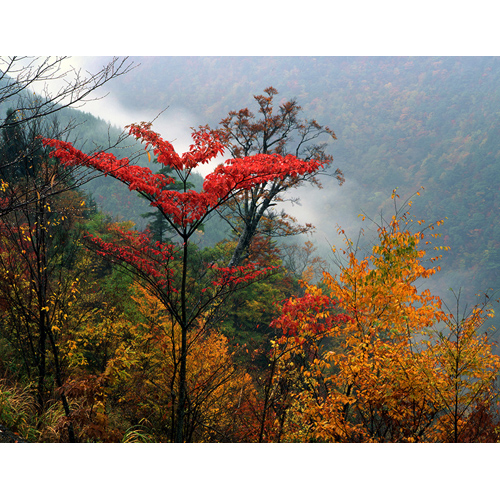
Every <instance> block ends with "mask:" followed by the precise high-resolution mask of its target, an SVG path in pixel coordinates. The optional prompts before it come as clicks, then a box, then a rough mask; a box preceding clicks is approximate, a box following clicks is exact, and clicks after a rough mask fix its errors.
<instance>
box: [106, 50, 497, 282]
mask: <svg viewBox="0 0 500 500" xmlns="http://www.w3.org/2000/svg"><path fill="white" fill-rule="evenodd" d="M138 60H139V62H141V66H140V67H139V68H138V69H137V70H136V71H135V72H134V73H130V74H129V75H126V76H125V77H124V78H123V79H119V80H117V81H116V82H113V85H114V88H113V91H114V92H115V93H117V95H119V96H120V100H121V101H122V102H127V103H130V107H131V108H133V109H135V110H137V109H141V108H144V109H152V108H154V107H156V108H157V109H158V110H160V109H164V108H166V107H168V106H170V108H169V109H168V110H167V111H166V113H167V114H168V112H169V110H170V109H176V110H178V109H183V110H186V111H187V112H189V113H191V114H192V115H194V116H197V117H199V123H193V126H196V125H198V124H201V123H209V124H211V125H216V124H217V123H218V121H219V120H220V119H221V118H223V117H224V116H225V115H226V114H227V112H228V111H229V110H231V109H239V108H241V107H247V106H248V107H251V106H252V101H253V99H252V95H255V94H258V93H262V91H263V89H264V88H265V87H267V86H269V85H272V86H274V87H276V88H277V89H278V90H279V92H280V97H282V98H284V99H285V98H286V99H289V98H293V97H296V98H297V99H298V101H299V103H300V104H301V105H302V107H303V110H304V113H305V115H306V116H307V117H310V118H316V119H317V120H318V121H319V122H320V123H322V124H325V125H329V126H330V127H332V128H333V129H334V130H335V132H336V134H337V136H338V140H337V141H336V142H335V144H334V145H333V147H332V149H331V151H332V153H333V155H334V156H335V165H336V166H337V167H339V168H341V169H342V170H343V171H344V173H345V176H346V179H347V181H346V184H345V185H344V186H343V187H342V188H338V187H337V186H336V185H335V184H334V183H333V184H329V183H328V182H326V183H325V189H324V190H323V191H322V192H321V193H320V194H318V193H315V194H314V197H312V196H311V197H308V196H307V194H306V195H305V197H304V196H302V201H303V204H302V207H301V208H296V209H295V211H296V213H297V214H299V215H303V216H304V218H306V219H307V218H309V219H313V222H315V224H316V225H317V227H318V228H319V233H318V236H317V237H318V239H320V238H321V237H322V235H323V234H324V235H325V237H327V235H330V236H329V237H330V238H332V239H333V237H334V236H332V235H334V232H335V229H334V226H335V223H337V222H340V223H342V224H343V225H348V226H349V225H351V224H352V225H353V231H354V230H355V229H354V227H357V224H356V222H355V217H356V215H357V214H358V213H360V212H362V211H364V212H366V213H367V214H369V215H374V216H375V215H376V214H377V213H379V211H380V210H384V213H385V214H386V215H390V210H391V209H392V208H391V205H390V203H388V200H389V197H390V193H391V192H392V189H394V188H396V187H398V188H399V192H400V193H401V194H402V196H407V195H410V194H411V193H413V192H414V191H416V190H417V189H419V188H420V186H424V187H425V192H424V195H423V196H422V197H421V199H419V200H418V201H417V202H416V204H415V211H416V212H417V215H418V216H419V217H421V218H425V219H426V220H429V221H430V220H435V219H441V218H444V217H448V220H447V222H446V225H445V226H444V229H443V234H444V240H445V244H446V245H449V246H451V250H450V252H448V254H447V255H446V256H445V262H444V263H443V267H445V268H446V267H448V268H450V269H453V270H454V271H460V272H461V273H463V274H461V275H460V276H457V279H456V280H453V281H454V282H453V286H460V285H464V286H466V285H467V286H468V285H472V286H471V289H472V287H474V286H476V287H479V288H487V287H489V286H492V287H495V288H500V272H499V271H500V262H499V260H500V255H499V252H500V250H499V245H500V230H499V229H498V218H499V198H498V191H499V187H500V164H499V158H498V156H499V154H500V143H499V139H498V132H499V125H498V119H499V113H500V90H499V89H498V85H497V82H498V81H499V80H500V60H499V59H498V58H491V57H484V58H483V57H472V58H471V57H463V58H455V57H453V58H442V57H419V58H414V57H412V58H401V57H397V58H392V57H376V58H375V57H371V58H370V57H367V58H363V57H355V58H351V57H332V58H329V57H317V58H316V57H295V58H290V57H242V58H238V57H222V58H210V57H199V58H197V57H148V58H139V59H138Z"/></svg>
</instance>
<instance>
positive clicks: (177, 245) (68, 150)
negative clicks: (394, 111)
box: [44, 123, 324, 442]
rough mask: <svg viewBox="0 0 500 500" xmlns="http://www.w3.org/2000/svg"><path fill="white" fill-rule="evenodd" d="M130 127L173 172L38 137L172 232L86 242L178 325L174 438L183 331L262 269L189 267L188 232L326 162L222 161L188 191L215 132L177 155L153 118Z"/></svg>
mask: <svg viewBox="0 0 500 500" xmlns="http://www.w3.org/2000/svg"><path fill="white" fill-rule="evenodd" d="M129 133H130V134H131V135H133V136H135V137H136V138H137V139H138V140H140V141H141V142H143V143H145V149H146V150H147V152H148V154H149V155H151V152H152V153H153V154H154V155H155V156H156V159H157V161H158V162H159V163H161V164H162V165H164V166H167V167H170V169H172V172H173V173H175V175H176V177H177V185H176V189H168V186H169V185H170V184H173V183H175V182H176V181H175V179H174V177H170V176H168V175H163V174H161V173H157V174H154V173H153V172H152V171H151V170H150V169H149V168H144V167H140V166H136V165H132V164H130V162H129V160H128V159H127V158H124V159H117V158H116V157H115V156H113V155H111V154H108V153H104V152H101V153H94V154H92V155H86V154H84V153H82V152H81V151H79V150H77V149H75V148H74V147H73V146H72V145H71V144H70V143H67V142H63V141H58V140H51V139H44V144H45V145H46V146H50V147H52V148H53V149H54V151H53V153H52V154H53V156H55V157H57V158H58V160H59V161H60V162H61V163H62V164H63V165H66V166H70V167H74V166H77V165H81V166H85V167H88V168H91V169H95V170H98V171H100V172H103V173H105V174H106V175H110V176H112V177H114V178H116V179H118V180H120V181H121V182H123V183H125V184H126V185H128V187H129V189H130V190H133V191H136V192H138V193H140V194H141V195H142V196H143V197H144V198H146V199H147V200H148V201H149V202H150V204H151V206H152V207H155V208H157V209H158V210H159V211H160V212H161V214H162V216H163V217H164V219H165V220H166V222H167V223H168V224H169V226H170V227H171V228H172V229H173V231H174V234H175V238H174V240H173V242H172V243H160V242H156V243H153V242H152V241H151V239H150V238H149V236H148V235H147V234H146V233H138V232H136V231H123V230H121V229H120V228H119V227H114V228H113V231H112V232H113V235H114V236H115V238H114V239H112V240H106V241H104V240H103V239H102V238H98V237H90V238H89V241H90V242H91V244H92V245H93V246H94V247H95V248H96V249H97V250H98V251H99V252H100V253H101V254H102V255H104V256H105V257H107V258H109V259H111V260H113V261H115V262H117V263H119V264H121V265H123V266H125V267H126V268H127V269H128V270H129V271H131V272H132V273H133V274H134V275H135V276H136V278H137V279H138V280H140V281H141V283H142V284H143V285H144V286H145V287H146V288H147V289H148V290H149V291H150V292H151V293H153V294H154V295H155V296H156V297H157V298H158V299H159V300H160V301H161V302H162V304H163V305H164V307H165V309H166V311H167V312H168V314H169V315H170V319H171V321H172V324H173V325H176V327H178V328H179V330H180V340H179V341H180V351H179V369H178V374H177V378H176V381H175V382H176V383H175V387H174V388H173V390H174V391H175V393H176V398H175V401H176V411H175V415H176V418H175V422H174V423H173V426H174V429H175V432H174V438H173V440H174V441H177V442H183V441H185V440H186V439H187V436H188V433H187V430H186V422H187V420H186V416H187V409H188V404H189V402H188V399H187V397H188V392H187V361H188V354H189V352H188V351H189V344H188V338H189V332H190V330H192V329H193V328H199V327H200V326H199V321H200V318H203V319H204V323H203V324H205V325H208V324H209V323H210V319H211V318H213V316H214V314H215V313H216V311H217V308H218V307H219V306H220V304H221V303H222V301H223V300H224V298H225V297H227V296H228V294H230V293H232V292H233V291H234V290H236V289H238V288H241V287H242V286H246V284H248V283H249V282H251V281H253V280H256V279H259V278H260V277H262V276H264V275H265V273H266V272H267V270H266V269H260V268H258V267H257V266H256V265H255V264H253V263H248V264H246V265H243V266H241V265H240V266H236V265H231V264H230V265H229V266H227V267H221V266H218V265H217V264H214V263H212V262H202V263H201V264H200V263H198V265H197V266H194V267H193V265H192V264H193V255H194V253H195V251H196V249H195V246H194V244H193V243H192V237H193V236H194V235H195V234H196V232H197V231H198V230H199V229H200V227H201V225H202V224H203V222H204V221H205V220H206V219H207V218H208V217H209V216H210V215H211V214H213V213H214V212H215V211H216V210H218V209H220V208H221V207H222V206H224V205H225V204H227V203H229V202H230V201H232V200H234V199H236V198H237V197H239V196H240V195H242V194H243V193H245V192H247V191H249V190H251V189H253V188H255V187H256V186H265V185H267V184H268V183H273V182H274V181H275V180H277V179H280V180H285V179H288V178H290V179H293V178H296V177H300V176H304V175H310V174H313V173H314V172H317V171H319V170H320V169H322V168H323V167H324V163H323V162H322V161H321V160H317V159H310V160H307V161H306V160H300V159H298V158H297V157H295V156H293V155H284V156H283V155H280V154H277V153H276V154H256V155H254V156H249V157H243V158H235V159H231V160H227V161H226V162H225V163H224V164H221V165H219V166H217V167H216V168H215V170H214V171H213V172H212V173H210V174H209V175H207V176H206V177H205V180H204V182H203V188H202V190H201V191H200V192H196V191H193V190H192V189H190V188H189V187H190V185H191V184H190V182H189V179H190V175H191V172H192V171H193V170H194V169H195V168H196V167H197V166H198V165H200V164H204V163H207V162H209V161H210V160H213V159H215V158H216V157H217V156H218V155H219V154H220V153H221V152H222V151H223V149H224V145H223V140H222V138H221V137H220V134H219V133H218V132H217V131H212V130H209V129H207V128H206V127H201V128H200V129H199V130H196V131H194V132H193V134H192V137H193V141H194V143H193V145H192V146H191V147H190V149H189V151H187V152H185V153H183V154H182V155H181V154H178V153H177V152H176V151H175V150H174V147H173V146H172V144H171V143H170V142H168V141H165V140H164V139H162V138H161V137H160V135H159V134H157V133H155V132H154V131H153V130H152V129H151V124H147V123H141V124H139V125H131V126H130V127H129Z"/></svg>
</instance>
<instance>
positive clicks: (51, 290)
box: [0, 57, 500, 443]
mask: <svg viewBox="0 0 500 500" xmlns="http://www.w3.org/2000/svg"><path fill="white" fill-rule="evenodd" d="M2 62H3V63H5V60H3V61H2ZM20 62H21V64H24V65H25V66H24V67H25V72H24V73H22V72H21V73H18V76H17V80H16V77H15V76H14V77H13V78H12V79H11V78H10V77H9V76H8V75H7V74H2V75H1V78H0V86H1V87H0V116H1V118H0V132H1V138H0V181H1V185H0V191H1V193H0V424H1V425H3V426H5V427H6V428H8V429H9V430H10V431H12V432H14V433H16V434H15V435H18V436H19V438H20V439H22V440H23V441H28V442H33V443H43V442H45V443H46V442H57V443H58V442H73V443H173V442H176V443H187V442H190V443H192V442H197V443H423V442H426V443H449V442H468V443H486V442H497V441H498V440H499V431H500V420H499V414H498V411H499V406H498V405H499V392H498V389H499V387H498V373H499V369H500V356H499V353H498V350H497V347H496V330H495V325H496V324H497V323H496V320H495V308H496V306H497V298H498V289H499V287H500V272H499V270H500V233H499V231H500V230H499V229H498V221H499V215H500V214H499V208H500V205H499V196H498V194H499V187H500V165H499V161H500V159H499V158H500V142H499V141H498V137H497V128H498V124H497V122H498V117H499V113H500V91H499V90H498V89H497V85H496V82H497V81H498V78H499V77H500V60H498V58H483V57H478V58H454V57H450V58H438V57H435V58H427V57H426V58H385V57H384V58H373V57H372V58H361V57H359V58H341V57H333V58H329V57H324V58H320V57H319V58H312V57H310V58H300V57H296V58H288V57H282V58H274V57H269V58H231V57H227V58H210V57H198V58H196V57H189V58H184V57H182V58H170V57H165V58H141V61H140V62H141V66H139V67H131V66H127V64H128V62H127V61H126V60H125V61H122V60H120V59H115V60H113V62H112V64H111V65H110V66H109V67H107V71H106V72H103V73H102V78H103V79H102V80H99V79H91V80H89V81H80V82H78V85H79V87H78V88H76V89H75V88H74V89H72V93H70V95H71V96H72V97H71V98H72V99H73V100H74V102H73V104H76V103H78V102H79V100H80V99H81V98H83V97H80V96H85V95H87V94H86V92H87V91H93V90H95V88H97V87H98V86H100V85H106V86H109V88H112V89H113V93H114V95H115V96H118V98H119V99H120V100H121V101H122V102H128V103H130V108H134V107H135V108H136V109H139V110H141V109H144V110H151V109H155V111H156V113H158V112H159V111H161V110H162V109H165V108H167V109H166V111H164V114H165V115H168V113H169V108H168V106H172V107H175V108H180V109H185V110H186V112H188V113H190V114H191V115H192V116H196V117H197V118H199V120H200V121H199V123H192V127H193V130H192V131H191V138H190V140H191V145H190V146H189V147H186V148H185V150H182V149H180V148H179V147H178V144H177V143H176V142H175V140H173V138H168V137H164V136H163V134H160V133H159V132H158V129H157V126H158V124H159V123H160V122H153V123H150V122H148V119H149V118H148V117H147V116H145V118H144V121H143V122H139V123H133V124H126V125H127V126H125V124H124V128H123V129H120V128H117V127H115V126H114V125H111V124H109V123H106V121H105V120H102V119H98V118H96V117H94V116H92V115H90V114H88V113H83V112H81V111H78V110H76V109H73V108H72V107H71V106H70V105H63V104H62V101H61V102H58V101H57V99H53V98H52V100H51V99H50V98H49V96H48V95H45V96H37V95H34V96H33V94H32V93H31V94H28V93H26V92H25V86H26V85H25V84H27V83H29V82H30V78H31V79H37V78H41V76H40V75H43V74H44V73H43V72H40V71H36V70H37V69H44V64H45V65H48V63H47V62H46V61H45V62H44V61H43V60H42V61H40V60H36V61H34V62H33V63H31V64H33V65H32V66H26V65H27V64H28V63H27V62H24V61H23V60H21V61H20ZM45 68H46V69H47V70H48V69H49V66H46V67H45ZM49 75H50V77H52V78H55V77H56V76H55V75H52V74H51V73H49ZM98 75H99V73H98ZM152 75H154V77H152ZM96 82H97V83H96ZM76 90H80V92H81V94H78V92H76ZM65 102H66V101H65ZM152 103H154V104H152ZM52 105H54V108H52V107H51V106H52ZM145 114H147V113H145ZM206 165H212V166H213V167H212V168H211V170H210V172H209V173H207V174H204V175H201V174H200V173H199V170H200V167H203V166H206ZM298 198H300V200H299V199H298Z"/></svg>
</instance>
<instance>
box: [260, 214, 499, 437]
mask: <svg viewBox="0 0 500 500" xmlns="http://www.w3.org/2000/svg"><path fill="white" fill-rule="evenodd" d="M414 226H416V227H418V230H417V231H415V229H414ZM432 230H433V227H432V226H430V227H427V228H426V231H431V232H432ZM435 236H436V235H435ZM378 240H379V242H378V244H376V245H374V246H373V249H372V253H371V254H370V255H367V256H364V257H362V258H360V257H358V256H357V251H356V248H355V247H354V246H353V244H352V242H351V241H349V240H346V246H347V250H343V254H345V258H346V260H345V262H344V263H343V264H341V266H340V271H339V273H338V274H337V275H334V276H332V275H331V274H329V273H324V279H323V284H324V290H323V289H321V288H318V287H317V286H314V285H309V284H305V285H304V286H305V288H306V293H305V296H304V297H303V298H297V299H293V298H292V299H290V300H289V301H287V302H286V303H285V304H284V306H283V310H282V315H281V316H280V317H279V318H278V319H276V320H275V321H274V325H275V326H276V327H277V328H279V329H280V330H281V332H282V336H281V337H280V338H279V339H278V340H277V342H276V343H275V345H274V348H273V352H272V356H273V359H274V360H275V364H276V370H275V373H274V376H273V380H272V381H271V383H272V384H273V385H274V386H276V387H280V386H281V387H283V386H284V385H286V384H288V386H289V387H290V388H291V389H289V392H291V393H292V395H293V397H290V394H289V395H288V399H287V400H286V401H285V403H286V405H287V411H286V420H284V423H283V422H282V423H278V421H279V418H278V415H276V421H275V423H274V429H271V431H270V434H271V436H272V435H273V432H274V433H276V427H277V426H279V427H280V429H279V432H280V435H281V438H280V439H281V440H287V441H320V442H322V441H326V442H459V441H477V440H487V441H488V440H492V439H494V427H495V425H496V424H494V423H493V422H496V419H497V415H496V396H497V390H496V386H495V382H496V378H497V374H498V369H499V368H500V357H499V356H498V355H496V354H494V353H493V350H492V348H493V346H492V343H491V340H490V339H489V338H488V335H487V334H486V333H481V332H480V327H481V326H482V324H483V323H484V321H485V319H486V318H487V316H488V315H491V314H492V312H491V311H490V310H487V309H485V308H475V309H474V310H473V311H472V313H471V315H470V316H469V317H467V318H463V319H459V318H457V317H456V316H454V315H453V314H451V313H448V312H445V311H444V310H443V305H442V302H441V300H440V299H439V297H435V296H432V295H431V293H430V292H429V290H428V289H424V290H420V289H419V285H420V282H421V281H422V280H425V279H427V278H429V277H430V276H432V275H433V274H434V273H435V272H437V270H438V267H437V266H434V267H425V266H424V257H425V255H426V251H425V250H424V249H422V248H421V247H422V246H425V243H424V230H423V222H422V221H419V222H413V220H412V219H411V217H410V214H409V213H405V214H403V215H401V216H399V217H393V219H392V220H391V221H390V223H389V224H388V226H387V227H379V228H378ZM437 249H439V247H437ZM334 251H335V252H336V250H334ZM436 259H437V257H435V258H432V259H431V263H432V264H433V263H434V261H435V260H436ZM479 367H481V368H479ZM479 422H481V423H479ZM480 436H481V437H480Z"/></svg>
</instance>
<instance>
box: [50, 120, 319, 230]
mask: <svg viewBox="0 0 500 500" xmlns="http://www.w3.org/2000/svg"><path fill="white" fill-rule="evenodd" d="M129 133H130V134H131V135H134V136H135V137H136V138H138V139H140V140H141V142H145V143H146V146H145V148H146V149H147V148H148V147H152V148H153V152H154V154H155V155H156V156H157V160H158V161H159V162H160V163H162V164H163V165H166V166H169V167H172V168H173V169H174V170H175V171H177V172H178V173H182V172H183V171H186V170H189V171H190V170H191V169H193V168H194V167H196V166H197V165H198V164H203V163H207V162H209V161H210V160H212V159H214V158H215V157H216V156H217V155H218V154H220V153H222V152H223V150H224V145H223V143H222V142H221V138H220V137H219V135H218V133H217V132H216V131H211V130H210V131H207V129H206V128H204V127H202V128H200V129H199V130H198V131H194V132H193V134H192V137H193V141H194V144H193V145H191V147H190V149H189V151H188V152H186V153H184V154H182V155H178V154H177V153H176V152H175V150H174V148H173V146H172V144H171V143H169V142H168V141H164V140H163V139H162V138H161V137H160V136H159V134H157V133H155V132H153V131H152V130H151V125H150V124H146V123H141V124H140V125H130V127H129ZM43 143H44V145H46V146H50V147H52V148H54V151H53V152H52V153H51V155H52V156H53V157H56V158H57V159H58V160H59V161H60V162H61V163H62V164H63V165H66V166H77V165H83V166H87V167H90V168H94V169H96V170H98V171H100V172H103V173H104V174H106V175H111V176H113V177H115V178H116V179H118V180H120V181H122V182H123V183H125V184H127V185H128V186H129V189H130V190H135V191H138V192H141V193H142V194H144V195H146V196H147V197H148V198H149V200H150V202H151V205H152V206H154V207H157V208H159V209H160V210H161V211H162V212H163V213H164V214H165V216H167V217H169V218H170V220H171V221H172V222H173V223H174V224H176V225H178V226H181V227H187V226H188V225H192V224H195V223H197V222H199V221H200V220H201V219H202V218H203V217H204V216H206V215H207V212H208V211H210V210H211V209H215V208H217V207H218V206H220V205H221V204H223V203H225V202H226V201H227V200H229V199H230V198H232V197H234V196H235V195H237V194H238V193H239V192H241V191H243V190H248V189H251V188H252V187H254V186H256V185H260V184H265V183H267V182H272V181H274V180H277V179H281V180H283V179H285V178H286V177H291V178H293V177H297V176H300V175H303V174H306V173H313V172H316V171H317V170H319V169H320V168H323V167H324V165H323V164H322V163H320V162H318V161H316V160H310V161H304V160H300V159H298V158H296V157H295V156H292V155H287V156H281V155H278V154H273V155H264V154H259V155H255V156H251V157H246V158H237V159H230V160H227V161H226V162H225V164H222V165H219V166H218V167H217V168H216V169H215V170H214V172H213V173H211V174H209V175H207V176H206V178H205V181H204V183H203V190H202V191H201V192H199V193H198V192H196V191H193V190H188V191H185V192H179V191H176V190H169V189H164V188H165V186H166V185H167V184H169V183H173V182H175V180H174V179H173V178H171V177H168V176H164V175H161V174H153V173H152V171H151V170H150V169H149V168H146V167H140V166H138V165H131V164H130V163H129V160H128V159H127V158H125V159H121V160H119V159H117V158H116V157H115V156H114V155H112V154H110V153H104V152H100V153H94V154H92V155H86V154H85V153H82V152H81V151H79V150H77V149H76V148H74V147H73V146H72V145H71V144H70V143H68V142H64V141H59V140H57V139H43Z"/></svg>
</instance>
